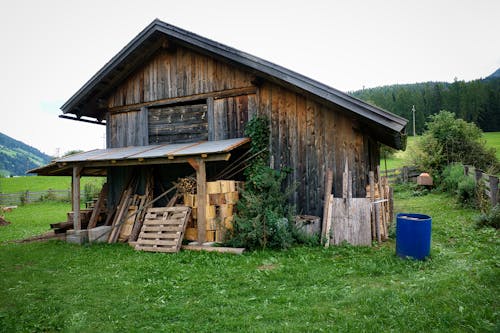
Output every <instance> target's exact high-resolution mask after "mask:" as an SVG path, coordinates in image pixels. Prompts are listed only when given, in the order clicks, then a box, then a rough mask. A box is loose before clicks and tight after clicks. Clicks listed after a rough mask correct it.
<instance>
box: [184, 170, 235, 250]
mask: <svg viewBox="0 0 500 333" xmlns="http://www.w3.org/2000/svg"><path fill="white" fill-rule="evenodd" d="M240 186H241V183H240V182H238V181H234V180H218V181H214V182H207V201H206V202H207V206H206V211H205V217H206V230H207V232H206V238H205V241H207V242H222V241H224V238H225V236H226V233H227V232H228V230H232V228H233V216H234V213H235V205H236V203H237V202H238V199H239V188H240ZM184 205H185V206H188V207H191V208H192V209H193V211H192V219H191V222H190V224H189V225H188V228H187V230H186V236H185V238H186V239H188V240H197V229H196V228H197V223H196V220H197V204H196V194H184Z"/></svg>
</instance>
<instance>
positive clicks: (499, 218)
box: [476, 204, 500, 229]
mask: <svg viewBox="0 0 500 333" xmlns="http://www.w3.org/2000/svg"><path fill="white" fill-rule="evenodd" d="M476 224H477V226H478V227H493V228H495V229H499V228H500V204H496V205H495V207H493V208H492V209H491V210H490V211H489V212H488V213H483V214H481V215H479V216H478V217H477V218H476Z"/></svg>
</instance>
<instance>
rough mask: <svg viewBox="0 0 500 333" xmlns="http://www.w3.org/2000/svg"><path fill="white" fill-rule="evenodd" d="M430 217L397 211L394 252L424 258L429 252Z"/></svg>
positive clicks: (406, 256) (418, 258) (399, 254)
mask: <svg viewBox="0 0 500 333" xmlns="http://www.w3.org/2000/svg"><path fill="white" fill-rule="evenodd" d="M431 228H432V219H431V217H430V216H428V215H423V214H410V213H399V214H398V215H397V216H396V254H397V255H398V256H400V257H402V258H413V259H417V260H424V259H425V258H426V257H428V256H429V254H430V252H431Z"/></svg>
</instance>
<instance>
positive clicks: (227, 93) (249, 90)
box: [109, 86, 257, 113]
mask: <svg viewBox="0 0 500 333" xmlns="http://www.w3.org/2000/svg"><path fill="white" fill-rule="evenodd" d="M256 92H257V88H256V87H254V86H251V87H244V88H235V89H227V90H221V91H214V92H209V93H203V94H196V95H190V96H183V97H173V98H164V99H159V100H157V101H153V102H144V103H136V104H129V105H123V106H115V107H112V108H109V111H110V112H112V113H118V112H129V111H138V110H139V109H141V108H143V107H155V106H165V105H172V104H179V103H188V102H194V101H198V100H206V99H208V98H212V99H218V98H227V97H232V96H240V95H249V94H255V93H256Z"/></svg>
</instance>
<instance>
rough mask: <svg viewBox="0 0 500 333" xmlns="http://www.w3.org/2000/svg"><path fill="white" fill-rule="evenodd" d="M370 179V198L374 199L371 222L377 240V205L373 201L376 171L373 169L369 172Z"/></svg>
mask: <svg viewBox="0 0 500 333" xmlns="http://www.w3.org/2000/svg"><path fill="white" fill-rule="evenodd" d="M368 178H369V180H370V199H371V201H372V209H371V222H372V239H373V240H375V239H376V238H377V235H376V233H375V223H376V222H375V207H374V205H373V202H374V201H375V173H374V172H373V171H370V172H369V176H368Z"/></svg>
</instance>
